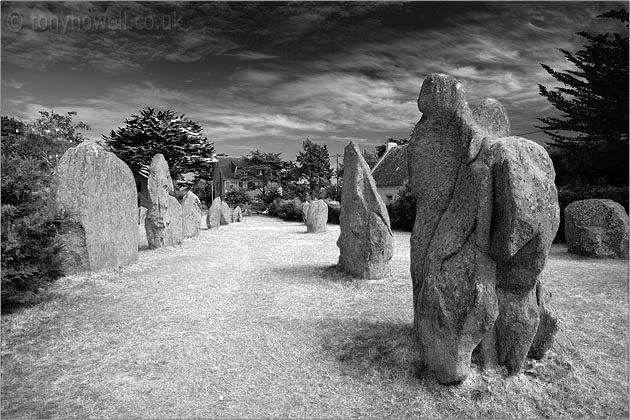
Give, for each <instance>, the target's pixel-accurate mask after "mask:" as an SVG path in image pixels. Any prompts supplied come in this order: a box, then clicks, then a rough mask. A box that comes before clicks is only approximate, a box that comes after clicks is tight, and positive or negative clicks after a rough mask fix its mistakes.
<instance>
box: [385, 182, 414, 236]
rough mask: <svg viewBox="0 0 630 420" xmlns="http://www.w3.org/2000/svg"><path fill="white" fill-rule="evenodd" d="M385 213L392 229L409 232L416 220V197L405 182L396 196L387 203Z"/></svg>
mask: <svg viewBox="0 0 630 420" xmlns="http://www.w3.org/2000/svg"><path fill="white" fill-rule="evenodd" d="M386 206H387V213H388V214H389V221H390V223H391V226H392V229H399V230H404V231H407V232H411V231H412V230H413V224H414V222H415V220H416V199H415V198H414V197H413V195H412V194H411V187H410V186H409V184H405V185H404V186H403V187H402V188H401V189H400V191H398V194H397V195H396V198H395V199H394V200H393V201H391V202H389V203H387V205H386Z"/></svg>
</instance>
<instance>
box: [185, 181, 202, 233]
mask: <svg viewBox="0 0 630 420" xmlns="http://www.w3.org/2000/svg"><path fill="white" fill-rule="evenodd" d="M200 228H201V201H200V200H199V197H197V195H195V193H193V192H192V191H188V192H186V195H185V196H184V199H183V200H182V229H183V232H184V238H194V237H197V236H199V229H200Z"/></svg>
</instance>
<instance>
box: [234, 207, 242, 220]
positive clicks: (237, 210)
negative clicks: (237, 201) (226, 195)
mask: <svg viewBox="0 0 630 420" xmlns="http://www.w3.org/2000/svg"><path fill="white" fill-rule="evenodd" d="M242 220H243V213H242V212H241V206H236V208H235V209H234V211H233V212H232V221H233V222H235V223H239V222H241V221H242Z"/></svg>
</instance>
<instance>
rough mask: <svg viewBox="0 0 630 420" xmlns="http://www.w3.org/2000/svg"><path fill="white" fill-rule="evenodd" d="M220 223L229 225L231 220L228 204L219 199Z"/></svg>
mask: <svg viewBox="0 0 630 420" xmlns="http://www.w3.org/2000/svg"><path fill="white" fill-rule="evenodd" d="M220 221H221V225H222V226H223V225H229V224H230V222H231V221H232V212H231V211H230V206H228V203H226V202H225V201H221V220H220Z"/></svg>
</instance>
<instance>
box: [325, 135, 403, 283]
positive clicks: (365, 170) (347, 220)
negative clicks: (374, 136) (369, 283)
mask: <svg viewBox="0 0 630 420" xmlns="http://www.w3.org/2000/svg"><path fill="white" fill-rule="evenodd" d="M343 162H344V173H343V189H342V192H341V211H340V215H339V226H340V228H341V234H340V235H339V239H338V240H337V246H338V247H339V263H338V266H339V268H341V269H342V270H344V271H346V272H347V273H349V274H351V275H352V276H354V277H358V278H361V279H381V278H383V277H385V276H387V275H388V274H389V273H390V260H391V259H392V256H393V254H394V248H393V235H392V230H391V227H390V222H389V215H388V213H387V208H386V207H385V203H384V202H383V200H382V199H381V196H380V195H379V194H378V191H377V190H376V183H375V182H374V178H373V177H372V171H371V170H370V167H369V166H368V164H367V163H366V162H365V159H364V158H363V156H362V154H361V152H360V151H359V149H358V147H357V146H356V145H355V144H354V143H352V142H350V143H349V144H348V145H347V146H346V147H345V149H344V157H343Z"/></svg>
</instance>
